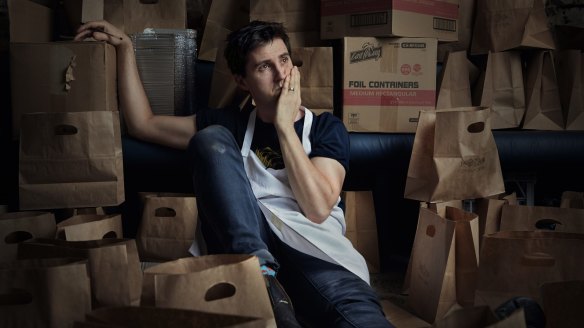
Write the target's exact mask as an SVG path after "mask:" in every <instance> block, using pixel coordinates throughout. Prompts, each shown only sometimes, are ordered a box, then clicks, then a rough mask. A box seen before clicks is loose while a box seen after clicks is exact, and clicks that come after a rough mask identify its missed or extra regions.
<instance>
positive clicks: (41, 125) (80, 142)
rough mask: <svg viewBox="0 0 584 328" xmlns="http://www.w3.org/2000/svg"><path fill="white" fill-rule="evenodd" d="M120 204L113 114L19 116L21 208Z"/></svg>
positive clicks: (119, 164)
mask: <svg viewBox="0 0 584 328" xmlns="http://www.w3.org/2000/svg"><path fill="white" fill-rule="evenodd" d="M123 201H124V170H123V157H122V140H121V135H120V121H119V113H118V112H109V111H94V112H75V113H65V112H62V113H31V114H26V115H24V116H23V120H22V131H21V142H20V159H19V202H20V208H21V209H53V208H77V207H98V206H113V205H119V204H120V203H122V202H123Z"/></svg>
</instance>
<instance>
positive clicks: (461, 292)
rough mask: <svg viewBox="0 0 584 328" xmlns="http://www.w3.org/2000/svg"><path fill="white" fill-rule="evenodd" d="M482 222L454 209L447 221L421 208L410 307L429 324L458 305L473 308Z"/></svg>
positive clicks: (414, 253) (473, 216)
mask: <svg viewBox="0 0 584 328" xmlns="http://www.w3.org/2000/svg"><path fill="white" fill-rule="evenodd" d="M478 233H479V231H478V219H477V216H476V214H473V213H470V212H466V211H464V210H461V209H457V208H454V207H447V208H446V217H440V216H439V215H438V214H436V213H434V212H432V211H431V210H428V209H425V208H420V214H419V218H418V227H417V230H416V236H415V238H414V246H413V248H412V271H411V277H410V288H409V297H408V300H407V302H408V304H409V306H410V307H411V308H412V309H413V310H414V312H415V313H416V314H417V315H418V316H419V317H420V318H422V319H423V320H425V321H427V322H435V321H436V320H439V319H441V318H442V317H443V316H444V315H445V314H446V313H447V312H448V310H450V308H452V307H453V306H455V305H461V306H463V307H466V306H472V305H473V302H474V291H475V287H476V279H477V273H478V259H479V258H478V247H479V240H478V237H479V236H478Z"/></svg>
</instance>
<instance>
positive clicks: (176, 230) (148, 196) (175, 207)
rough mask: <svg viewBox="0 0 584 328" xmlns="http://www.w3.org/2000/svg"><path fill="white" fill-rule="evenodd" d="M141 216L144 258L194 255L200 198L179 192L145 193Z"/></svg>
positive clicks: (139, 241) (140, 241) (139, 237)
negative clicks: (191, 250)
mask: <svg viewBox="0 0 584 328" xmlns="http://www.w3.org/2000/svg"><path fill="white" fill-rule="evenodd" d="M141 196H142V201H143V204H144V205H143V211H142V220H141V221H140V225H139V227H138V234H137V235H136V243H137V244H138V253H139V254H140V259H141V260H142V261H160V260H175V259H178V258H181V257H187V256H191V254H190V253H189V247H190V246H191V245H192V243H193V242H194V241H195V231H196V229H197V218H198V211H197V200H196V198H195V196H193V195H188V194H176V193H159V194H158V193H142V195H141Z"/></svg>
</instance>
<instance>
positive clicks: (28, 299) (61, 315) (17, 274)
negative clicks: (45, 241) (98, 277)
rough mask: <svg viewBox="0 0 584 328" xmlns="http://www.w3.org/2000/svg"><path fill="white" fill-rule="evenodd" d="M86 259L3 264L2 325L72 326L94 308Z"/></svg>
mask: <svg viewBox="0 0 584 328" xmlns="http://www.w3.org/2000/svg"><path fill="white" fill-rule="evenodd" d="M89 283H90V282H89V276H88V275H87V261H83V260H79V259H66V258H60V259H44V260H19V261H13V262H10V263H4V264H0V299H1V300H2V301H1V302H0V327H18V328H29V327H30V328H33V327H55V328H56V327H63V328H66V327H71V326H72V325H73V322H74V321H77V320H83V318H84V316H85V314H86V313H88V312H89V311H91V291H90V287H89Z"/></svg>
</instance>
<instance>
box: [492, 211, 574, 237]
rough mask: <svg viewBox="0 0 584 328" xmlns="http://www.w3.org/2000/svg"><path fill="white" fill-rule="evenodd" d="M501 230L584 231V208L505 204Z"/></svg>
mask: <svg viewBox="0 0 584 328" xmlns="http://www.w3.org/2000/svg"><path fill="white" fill-rule="evenodd" d="M501 230H502V231H534V230H551V231H560V232H576V233H584V209H578V208H559V207H549V206H524V205H515V206H513V205H503V210H502V213H501Z"/></svg>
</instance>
